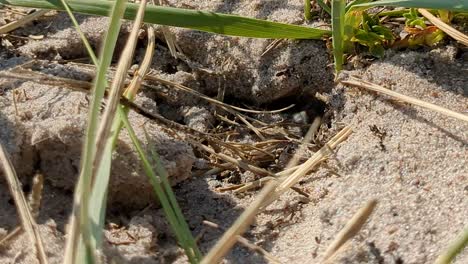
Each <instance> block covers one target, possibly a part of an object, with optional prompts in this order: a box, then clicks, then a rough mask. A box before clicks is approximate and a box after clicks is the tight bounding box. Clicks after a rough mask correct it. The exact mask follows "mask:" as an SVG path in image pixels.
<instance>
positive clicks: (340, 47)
mask: <svg viewBox="0 0 468 264" xmlns="http://www.w3.org/2000/svg"><path fill="white" fill-rule="evenodd" d="M345 6H346V1H345V0H333V1H332V37H333V39H332V43H333V57H334V59H335V73H338V72H339V71H341V70H342V68H343V63H344V58H343V57H344V33H345V32H344V29H345Z"/></svg>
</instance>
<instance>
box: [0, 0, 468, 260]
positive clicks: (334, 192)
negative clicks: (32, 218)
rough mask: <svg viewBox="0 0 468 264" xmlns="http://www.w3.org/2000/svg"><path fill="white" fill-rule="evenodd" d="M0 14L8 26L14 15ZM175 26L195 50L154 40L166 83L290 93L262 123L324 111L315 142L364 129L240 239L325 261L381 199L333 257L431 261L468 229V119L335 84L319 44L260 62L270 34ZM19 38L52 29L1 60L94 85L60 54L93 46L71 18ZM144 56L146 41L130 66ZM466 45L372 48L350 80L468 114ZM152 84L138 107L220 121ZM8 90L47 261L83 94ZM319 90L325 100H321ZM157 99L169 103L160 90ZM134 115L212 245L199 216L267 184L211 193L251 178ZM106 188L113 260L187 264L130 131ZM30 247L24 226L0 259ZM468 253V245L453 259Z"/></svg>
mask: <svg viewBox="0 0 468 264" xmlns="http://www.w3.org/2000/svg"><path fill="white" fill-rule="evenodd" d="M169 2H170V3H171V4H172V5H174V6H180V7H185V8H187V7H189V8H196V9H207V10H213V11H218V12H229V13H235V14H241V15H247V16H250V17H257V18H262V19H270V20H275V21H282V22H288V23H295V24H303V23H304V21H303V19H302V1H299V0H288V1H259V0H256V1H197V2H193V1H169ZM1 19H2V18H0V23H4V21H2V20H1ZM78 19H79V21H80V23H81V25H82V28H83V31H84V32H85V33H86V34H87V36H88V38H89V39H90V40H91V43H92V44H93V45H94V46H96V47H97V46H99V43H100V39H101V37H102V33H103V32H104V30H105V27H106V20H105V19H103V18H94V17H85V16H79V17H78ZM313 24H314V25H318V24H320V21H315V22H314V23H313ZM127 32H128V25H126V26H124V28H123V29H122V39H125V36H126V34H127ZM173 32H174V33H175V36H176V39H177V43H178V44H179V45H180V47H181V49H182V51H183V53H184V54H185V56H186V57H187V60H180V59H179V60H177V59H174V58H172V57H171V56H170V53H169V51H168V49H167V47H165V46H164V42H163V41H162V40H161V41H159V42H158V44H159V45H158V47H157V49H156V55H155V59H154V60H153V61H154V62H153V65H152V68H153V70H154V72H155V73H157V74H158V75H159V76H161V77H162V78H165V79H168V80H171V81H175V82H178V83H181V84H184V85H187V86H189V87H191V88H193V89H195V90H198V91H200V92H203V93H205V94H207V95H209V96H216V93H217V91H218V89H219V88H220V86H221V87H223V88H224V89H226V100H227V101H228V102H231V103H233V104H238V105H241V106H243V103H244V104H248V105H249V106H250V107H253V108H263V107H265V108H273V109H276V108H279V107H280V106H284V105H285V104H287V103H290V102H291V101H292V102H294V103H296V104H297V105H298V107H296V108H294V109H293V110H291V111H289V112H287V113H283V114H275V115H263V116H256V118H258V119H262V120H263V121H264V122H275V121H278V120H288V121H290V120H293V121H297V119H298V118H299V119H300V120H299V121H298V122H299V123H300V122H305V123H310V122H311V120H312V119H313V118H314V117H315V115H317V114H318V115H321V116H323V117H324V118H323V119H324V123H323V124H322V126H321V128H320V133H319V135H318V136H317V138H315V139H314V141H315V142H317V145H320V144H323V142H325V140H326V139H327V138H330V137H331V136H332V135H334V134H335V133H336V132H337V131H339V129H341V128H343V127H344V126H345V125H350V126H351V127H352V129H353V131H354V132H353V134H352V135H351V137H350V138H349V139H348V140H347V141H345V142H344V143H343V144H342V145H341V146H340V147H339V148H338V150H337V151H336V152H335V154H334V155H333V156H332V157H331V158H330V160H329V161H327V162H326V164H325V165H326V166H322V167H320V168H319V169H318V170H317V171H316V172H313V173H311V174H309V175H308V176H307V177H306V178H305V179H304V180H303V181H301V182H300V183H299V184H298V187H299V188H301V189H302V190H303V191H304V192H306V193H308V194H309V195H310V201H308V202H306V201H304V199H301V197H300V196H299V195H298V194H297V193H295V192H290V193H287V194H285V195H284V196H282V197H281V198H280V200H278V201H277V202H275V203H274V204H272V205H271V206H269V207H268V208H267V210H266V211H265V212H263V213H262V214H260V215H259V217H258V219H257V221H256V223H255V224H254V225H253V226H252V228H251V229H250V230H249V231H248V233H247V234H246V235H245V237H246V238H248V239H249V240H250V241H252V242H253V243H255V244H257V245H259V246H261V247H263V248H264V249H265V250H267V251H268V252H270V253H271V254H272V255H274V256H275V257H276V258H277V259H278V260H279V261H280V262H281V263H319V262H320V259H321V256H322V255H323V253H324V251H325V249H326V248H327V246H328V245H329V244H330V242H331V241H332V239H333V238H334V237H335V235H336V234H337V233H338V232H339V230H340V229H341V228H342V227H343V226H344V225H345V224H346V222H347V221H348V220H349V219H350V217H351V216H352V215H353V214H354V213H355V212H356V211H357V210H358V209H359V208H360V207H361V206H362V205H363V204H364V203H365V202H367V201H368V200H370V199H374V198H375V199H378V205H377V208H376V210H375V212H374V214H373V215H372V216H371V218H370V219H369V221H368V223H367V224H366V226H365V227H364V228H363V230H361V232H360V233H359V234H358V235H357V236H356V237H355V238H354V239H353V240H352V241H351V242H350V243H348V244H347V246H346V247H345V248H344V249H343V250H342V251H341V252H340V253H339V254H338V255H337V256H336V258H335V260H334V261H335V262H336V263H431V262H433V260H434V259H435V258H436V257H437V255H438V254H439V253H440V251H441V250H442V249H443V248H445V246H446V245H447V244H448V243H449V241H451V240H452V239H453V238H454V236H455V235H456V234H457V233H458V232H460V231H461V230H462V229H463V227H464V226H466V225H467V224H468V222H467V220H468V166H467V163H468V133H467V131H468V124H466V123H463V122H462V121H458V120H454V119H451V118H448V117H445V116H443V115H440V114H436V113H433V112H431V111H427V110H422V109H420V108H417V107H413V106H410V105H407V104H404V103H401V102H397V101H395V100H391V99H389V98H387V97H385V96H379V95H375V94H371V93H368V92H366V91H362V90H359V89H357V88H349V87H343V86H342V85H335V84H334V83H333V74H332V71H331V69H330V67H329V63H330V55H329V53H328V51H327V49H326V47H325V44H324V42H322V41H284V42H283V43H282V44H281V45H280V46H279V47H277V48H276V49H274V50H272V51H271V52H270V53H268V54H267V55H266V56H263V57H261V58H260V55H261V54H262V53H263V51H264V49H265V47H266V46H267V45H268V44H269V43H270V42H271V41H270V40H253V39H244V38H230V37H225V36H216V35H211V34H207V33H201V32H194V31H190V30H185V29H173ZM14 34H15V35H19V36H28V35H44V38H43V39H42V40H28V41H22V42H21V41H20V42H14V44H15V45H17V46H15V45H14V46H13V47H9V46H8V45H5V44H4V45H3V46H2V47H0V58H1V60H0V71H8V70H11V69H12V68H13V67H15V66H17V65H20V64H22V63H24V62H26V61H28V60H30V59H31V58H36V59H38V60H39V62H38V64H37V65H36V66H35V67H34V70H35V71H39V72H42V73H46V74H51V75H55V76H59V77H66V78H73V79H77V80H82V81H90V80H92V75H93V72H92V70H90V69H89V68H86V67H83V66H80V65H76V64H71V63H57V61H58V62H61V61H62V60H71V59H79V58H82V57H84V56H85V54H86V53H85V51H84V49H83V46H82V44H81V42H80V40H79V38H78V36H77V34H76V33H75V32H74V30H73V29H72V28H71V25H70V22H69V20H68V18H67V17H66V15H64V14H59V15H55V16H51V17H44V18H42V19H40V20H39V21H37V22H35V24H34V25H29V26H26V27H24V28H21V29H18V30H16V31H15V32H14ZM159 35H161V34H160V33H159ZM2 43H5V42H2ZM143 52H144V40H142V42H141V43H140V45H139V49H138V51H137V56H136V61H135V64H137V63H139V62H140V60H141V58H142V54H143ZM467 54H468V51H467V50H466V48H465V49H463V48H461V47H458V46H456V44H454V43H444V44H443V45H441V46H440V47H436V48H433V49H421V50H417V51H399V52H396V51H388V52H387V54H386V57H385V58H384V59H382V60H375V61H372V62H368V61H366V60H365V59H362V63H355V64H354V66H355V67H353V65H349V66H348V67H349V69H348V71H345V72H343V73H342V74H341V75H340V78H341V79H347V78H348V77H349V76H351V75H357V76H360V77H362V78H364V79H366V80H369V81H372V82H374V83H377V84H381V85H383V86H385V87H387V88H390V89H392V90H395V91H398V92H401V93H403V94H406V95H410V96H414V97H416V98H419V99H422V100H425V101H427V102H431V103H434V104H437V105H440V106H444V107H446V108H449V109H451V110H455V111H458V112H461V113H468V98H467V96H468V77H467V76H468V62H467V60H466V58H467V57H468V55H467ZM194 65H195V66H194ZM364 65H365V66H364ZM203 69H209V70H210V71H206V70H203ZM152 85H154V86H157V88H158V89H159V90H157V92H149V91H144V92H142V93H141V94H140V97H139V101H138V103H140V104H141V105H143V106H145V108H146V109H149V110H150V111H153V112H154V113H160V114H161V115H163V116H165V117H166V118H169V119H172V120H174V121H177V122H179V123H181V124H185V125H187V126H190V127H193V128H195V129H198V130H201V131H209V130H211V129H213V128H214V126H215V125H214V123H215V122H217V121H216V119H215V116H214V110H215V109H214V108H213V107H212V106H210V105H208V104H206V103H205V102H203V101H201V100H199V99H197V98H193V97H192V96H187V95H185V94H182V93H180V92H178V91H174V90H171V89H167V88H165V87H162V86H160V85H157V84H152ZM18 91H20V92H18ZM0 92H1V93H2V96H0V109H1V110H0V140H1V142H2V144H5V145H6V148H7V150H8V151H9V153H10V155H11V157H12V159H13V162H14V164H15V168H16V169H17V171H18V174H19V175H20V176H21V178H22V180H23V182H24V186H23V187H24V188H23V189H24V190H25V191H26V192H28V191H29V189H30V184H29V183H30V178H31V176H33V175H34V173H35V172H36V171H38V170H39V171H41V172H42V173H43V174H44V175H45V177H46V183H45V189H44V192H43V193H44V194H43V196H44V198H43V203H42V208H41V212H40V215H39V219H38V222H39V223H40V226H41V234H42V235H43V236H44V239H45V241H46V249H47V254H48V257H49V258H50V262H51V263H59V262H60V261H61V258H62V252H63V246H64V225H65V223H66V220H67V216H68V214H69V213H70V207H71V206H70V205H71V201H72V190H73V186H74V183H75V179H76V176H77V175H76V174H77V172H78V168H79V156H80V151H81V140H82V135H83V131H84V128H85V123H86V114H87V112H86V109H87V106H88V98H87V96H86V95H85V94H84V93H81V92H76V91H70V90H68V89H62V88H61V87H57V86H51V85H45V84H37V83H33V82H23V81H16V80H11V79H5V78H3V79H2V78H0ZM316 93H319V94H320V98H321V100H322V101H325V102H326V107H322V106H317V105H316V104H317V102H318V101H317V99H315V98H314V97H315V95H316ZM161 94H164V95H165V97H164V99H161V98H160V97H158V96H160V95H161ZM297 94H301V96H296V95H297ZM13 97H15V98H16V100H15V101H16V107H15V105H14V104H13V100H12V98H13ZM303 113H306V117H305V118H304V117H303ZM301 116H302V117H303V118H300V117H301ZM131 120H132V123H133V124H134V126H135V127H136V128H137V134H138V135H139V136H140V138H142V139H143V138H144V136H143V130H142V129H141V126H142V125H143V124H145V125H146V129H147V130H148V131H149V132H150V136H151V139H152V140H154V141H155V142H156V146H157V148H158V151H159V152H160V154H161V156H162V158H163V161H164V165H165V167H166V168H167V169H168V172H169V175H170V179H171V181H172V183H173V184H174V185H175V186H174V190H175V192H176V195H177V198H178V199H179V203H180V205H181V206H182V209H183V211H184V214H185V216H186V219H187V221H188V223H189V226H190V228H191V229H192V231H193V233H194V235H198V234H200V233H203V236H201V237H200V240H199V245H200V247H201V250H202V251H203V252H205V253H206V252H207V251H208V250H209V248H210V247H211V246H212V245H214V243H215V242H216V241H217V239H218V238H219V237H220V236H221V235H222V232H221V231H220V230H216V229H213V228H207V227H205V226H204V225H203V224H202V221H204V220H209V221H212V222H215V223H217V224H219V225H220V226H221V228H228V227H229V226H230V225H231V224H232V223H233V222H234V221H235V219H236V218H237V217H238V216H239V215H240V213H241V212H242V210H243V208H245V207H246V206H248V205H249V204H250V203H251V202H252V201H253V200H254V198H255V195H256V194H257V192H256V191H254V192H249V193H242V194H233V193H230V192H225V193H220V192H218V191H217V188H219V187H226V186H230V185H231V184H232V183H242V182H248V181H251V180H252V179H255V178H256V176H255V175H253V174H252V173H249V172H243V171H241V172H242V173H239V172H238V171H237V172H236V171H234V172H232V173H228V174H226V173H222V174H219V175H211V176H197V175H199V174H198V172H199V169H202V168H204V167H205V166H206V165H204V164H206V161H204V160H203V159H202V156H200V155H199V153H198V152H197V151H195V150H194V149H193V148H192V146H190V145H189V144H188V143H186V142H183V141H182V140H181V139H179V138H174V137H173V136H172V135H171V134H170V133H165V132H161V130H162V129H161V127H160V126H159V125H157V124H152V123H151V122H148V121H147V120H146V119H145V118H143V117H141V116H139V115H136V114H132V115H131ZM300 132H301V131H299V133H300ZM247 134H249V135H247ZM251 134H252V133H249V132H248V131H247V132H246V136H245V138H242V140H243V141H244V142H253V141H255V140H257V139H256V138H255V135H251ZM144 143H146V141H144ZM294 147H295V145H291V146H285V147H284V148H294ZM286 156H287V155H286ZM109 195H110V202H109V210H108V222H107V223H108V229H107V231H106V239H105V240H106V241H107V243H106V249H105V250H106V254H107V256H109V258H108V259H107V260H106V262H109V261H110V258H113V259H116V260H119V261H120V262H121V263H185V262H186V259H185V258H184V257H183V255H182V252H181V250H180V249H178V248H177V247H175V245H176V241H175V238H174V237H173V235H172V234H171V232H170V229H169V227H168V225H167V223H166V222H165V220H164V215H163V212H162V211H161V210H160V209H158V207H157V205H155V204H154V202H153V201H154V197H153V195H152V192H151V187H150V185H149V183H148V182H147V180H146V178H145V176H144V174H143V171H142V170H141V168H140V166H139V165H138V157H137V156H136V154H135V152H134V150H133V148H132V145H131V143H130V141H129V139H128V137H127V135H125V133H124V134H123V135H122V136H121V138H120V140H119V148H118V150H117V152H116V153H115V155H114V163H113V172H112V181H111V184H110V193H109ZM0 209H1V210H0V228H1V229H0V237H2V236H3V235H4V234H6V233H7V231H8V230H12V229H13V228H14V227H15V226H16V225H17V224H18V223H17V218H16V210H15V208H14V203H13V201H12V199H11V196H10V195H9V192H8V189H7V187H6V186H5V183H4V181H3V179H2V180H0ZM135 238H136V239H135ZM26 244H28V240H27V237H26V236H24V235H21V236H19V237H18V238H16V239H14V240H13V241H11V242H10V243H9V244H8V245H7V246H6V247H3V248H1V249H0V263H35V259H34V256H33V255H32V254H30V253H29V249H27V247H25V245H26ZM225 262H226V263H267V262H268V261H267V260H266V259H265V258H264V257H262V256H261V255H259V254H257V253H255V252H253V251H252V250H250V249H246V248H244V247H241V246H236V247H235V248H234V249H233V251H232V252H231V253H230V254H229V255H228V256H227V257H226V259H225ZM466 262H468V252H466V250H465V252H464V253H463V254H461V255H460V256H459V257H458V259H457V260H456V262H455V263H466Z"/></svg>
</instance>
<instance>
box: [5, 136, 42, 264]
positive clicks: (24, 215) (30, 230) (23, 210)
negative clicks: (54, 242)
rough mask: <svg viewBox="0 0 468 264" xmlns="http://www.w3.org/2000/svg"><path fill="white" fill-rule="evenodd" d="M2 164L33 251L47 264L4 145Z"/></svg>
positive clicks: (40, 241) (39, 237)
mask: <svg viewBox="0 0 468 264" xmlns="http://www.w3.org/2000/svg"><path fill="white" fill-rule="evenodd" d="M0 163H1V164H2V167H3V171H4V173H5V177H6V179H7V183H8V187H9V188H10V192H11V194H12V196H13V199H14V200H15V204H16V207H17V209H18V214H19V217H20V220H21V224H22V226H23V230H25V231H26V233H27V235H28V237H29V240H30V242H31V245H33V250H34V251H35V254H36V256H37V258H38V260H39V263H41V264H46V263H48V261H47V256H46V253H45V249H44V245H43V242H42V238H41V234H40V233H39V228H38V226H37V224H36V221H35V220H34V217H33V214H32V213H31V211H30V208H29V205H28V202H27V200H26V197H25V196H24V194H23V191H22V189H21V182H20V181H19V179H18V176H17V175H16V172H15V170H14V168H13V165H12V163H11V161H10V159H9V158H8V156H7V153H6V151H5V149H4V147H3V145H2V144H0Z"/></svg>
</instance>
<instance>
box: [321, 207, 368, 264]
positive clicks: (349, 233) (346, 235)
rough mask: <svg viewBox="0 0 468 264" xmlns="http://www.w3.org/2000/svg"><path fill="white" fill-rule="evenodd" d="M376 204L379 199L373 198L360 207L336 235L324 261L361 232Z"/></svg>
mask: <svg viewBox="0 0 468 264" xmlns="http://www.w3.org/2000/svg"><path fill="white" fill-rule="evenodd" d="M376 205H377V200H375V199H372V200H370V201H368V202H367V203H366V204H365V205H364V207H362V208H361V209H359V211H357V212H356V214H354V216H353V217H352V218H351V219H350V220H349V221H348V223H347V224H346V225H345V227H343V229H342V230H341V231H340V232H339V233H338V235H336V237H335V239H334V240H333V242H332V243H331V244H330V246H328V248H327V250H326V251H325V254H324V256H323V262H326V261H327V260H328V259H330V257H332V256H333V255H334V254H335V253H336V252H337V251H338V250H339V249H340V247H341V246H343V244H345V243H346V241H348V240H350V239H351V238H353V237H354V236H355V235H356V234H357V233H358V232H359V230H361V228H362V227H363V226H364V224H365V223H366V221H367V219H368V218H369V216H370V215H371V214H372V212H373V211H374V208H375V206H376Z"/></svg>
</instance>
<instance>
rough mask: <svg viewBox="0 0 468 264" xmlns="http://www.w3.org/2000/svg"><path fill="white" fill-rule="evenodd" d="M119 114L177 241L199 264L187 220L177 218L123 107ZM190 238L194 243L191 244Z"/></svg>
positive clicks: (120, 108) (191, 261) (161, 168)
mask: <svg viewBox="0 0 468 264" xmlns="http://www.w3.org/2000/svg"><path fill="white" fill-rule="evenodd" d="M118 112H119V116H120V119H121V120H122V122H123V123H124V126H125V127H126V128H127V131H128V134H129V136H130V139H131V140H132V142H133V145H134V146H135V148H136V150H137V152H138V154H139V156H140V159H141V161H142V164H143V169H144V171H145V173H146V175H147V176H148V179H149V181H150V182H151V185H152V186H153V190H154V192H155V193H156V195H157V197H158V198H159V201H160V202H161V205H162V208H163V211H164V213H165V214H166V217H167V219H168V221H169V224H170V225H171V227H172V230H173V231H174V233H175V235H176V237H177V240H178V241H179V243H181V246H182V247H183V248H184V250H185V253H186V255H187V257H188V258H189V261H190V263H198V262H199V261H200V259H201V254H200V251H199V250H198V248H197V246H196V243H195V240H194V239H193V237H192V234H191V233H190V230H189V229H188V225H187V224H186V223H185V219H183V217H182V219H181V218H178V217H177V215H178V213H177V212H175V211H174V207H173V204H171V201H170V200H169V199H168V197H167V194H168V193H167V190H166V191H165V190H164V189H163V186H162V179H161V177H158V176H157V175H156V174H155V173H154V171H153V167H152V165H151V162H150V160H149V159H148V158H147V157H146V153H145V151H144V150H143V148H142V147H141V144H140V142H139V140H138V138H137V137H136V135H135V132H134V130H133V128H132V126H131V125H130V122H129V121H128V118H127V116H126V113H125V111H124V109H123V108H122V107H119V108H118ZM159 165H160V164H159ZM157 168H158V170H164V167H162V166H157ZM170 192H172V191H170ZM172 195H173V194H172ZM182 222H184V224H181V223H182ZM188 238H189V239H190V240H191V241H193V242H190V241H189V240H188Z"/></svg>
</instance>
